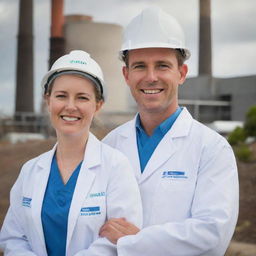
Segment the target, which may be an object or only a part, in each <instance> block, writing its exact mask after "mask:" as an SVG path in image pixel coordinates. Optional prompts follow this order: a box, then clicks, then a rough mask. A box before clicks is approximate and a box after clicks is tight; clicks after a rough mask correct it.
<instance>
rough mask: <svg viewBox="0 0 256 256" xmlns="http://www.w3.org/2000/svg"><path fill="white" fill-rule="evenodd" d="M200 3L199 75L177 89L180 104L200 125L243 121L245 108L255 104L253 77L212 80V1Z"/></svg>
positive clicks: (207, 0) (254, 78)
mask: <svg viewBox="0 0 256 256" xmlns="http://www.w3.org/2000/svg"><path fill="white" fill-rule="evenodd" d="M199 1H200V2H199V3H200V17H199V19H200V33H199V34H200V40H199V75H198V77H195V78H190V79H187V81H186V82H185V83H184V84H183V85H182V86H180V89H179V98H180V104H181V105H184V106H186V107H187V108H188V109H189V110H190V112H191V113H192V115H193V116H194V118H196V119H198V120H200V121H202V122H206V123H209V122H212V121H214V120H236V121H244V119H245V114H246V112H247V111H248V109H249V108H250V107H251V106H252V105H255V104H256V75H255V76H248V77H234V78H226V79H222V78H214V77H212V67H211V65H212V64H211V63H212V54H211V52H212V50H211V49H212V47H211V11H210V10H211V1H210V0H199ZM192 54H193V53H192ZM241 54H242V52H241Z"/></svg>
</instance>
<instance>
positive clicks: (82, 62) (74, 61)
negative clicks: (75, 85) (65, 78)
mask: <svg viewBox="0 0 256 256" xmlns="http://www.w3.org/2000/svg"><path fill="white" fill-rule="evenodd" d="M69 63H71V64H73V63H76V64H82V65H86V64H87V63H86V62H85V61H82V60H71V61H69Z"/></svg>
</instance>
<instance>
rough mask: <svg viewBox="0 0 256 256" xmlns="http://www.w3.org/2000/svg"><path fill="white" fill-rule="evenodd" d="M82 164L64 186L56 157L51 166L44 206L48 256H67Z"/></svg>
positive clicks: (44, 228) (43, 221) (43, 214)
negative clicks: (72, 204) (69, 218)
mask: <svg viewBox="0 0 256 256" xmlns="http://www.w3.org/2000/svg"><path fill="white" fill-rule="evenodd" d="M81 164H82V162H81V163H80V164H79V165H78V166H77V167H76V169H75V170H74V172H73V173H72V175H71V177H70V178H69V180H68V182H67V183H66V184H63V181H62V178H61V175H60V172H59V168H58V164H57V160H56V156H55V155H54V157H53V159H52V164H51V171H50V176H49V179H48V184H47V188H46V191H45V195H44V201H43V205H42V212H41V218H42V225H43V231H44V238H45V244H46V249H47V255H48V256H62V255H63V256H64V255H66V238H67V224H68V213H69V208H70V204H71V201H72V197H73V193H74V190H75V186H76V181H77V177H78V174H79V172H80V168H81Z"/></svg>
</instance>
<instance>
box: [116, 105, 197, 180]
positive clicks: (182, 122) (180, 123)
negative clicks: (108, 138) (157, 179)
mask: <svg viewBox="0 0 256 256" xmlns="http://www.w3.org/2000/svg"><path fill="white" fill-rule="evenodd" d="M136 118H137V115H136V116H135V117H134V119H133V120H131V121H130V122H128V123H127V124H126V126H125V129H122V130H121V131H120V135H121V136H122V137H123V138H124V140H123V145H124V149H125V152H126V155H127V157H128V159H133V163H132V165H133V167H134V168H135V176H136V178H137V180H138V183H139V184H140V183H142V182H143V181H145V180H146V179H147V178H148V177H149V176H150V175H152V173H154V171H155V170H156V169H157V168H159V167H160V166H161V165H163V164H164V163H165V162H166V161H167V160H168V159H169V158H170V157H171V156H172V155H173V154H175V152H176V150H177V147H176V144H175V140H174V138H179V137H184V136H188V134H189V131H190V128H191V125H192V121H193V118H192V116H191V115H190V113H189V112H188V110H187V109H186V108H183V110H182V111H181V113H180V114H179V116H178V118H177V119H176V121H175V122H174V124H173V126H172V128H171V129H170V130H169V131H168V132H167V133H166V135H165V136H164V138H163V139H162V140H161V141H160V143H159V144H158V146H157V148H156V150H155V151H154V153H153V154H152V156H151V158H150V159H149V161H148V163H147V165H146V167H145V169H144V172H143V173H142V174H141V172H140V163H139V155H138V149H137V142H136ZM134 149H136V150H134Z"/></svg>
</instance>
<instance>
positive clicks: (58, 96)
mask: <svg viewBox="0 0 256 256" xmlns="http://www.w3.org/2000/svg"><path fill="white" fill-rule="evenodd" d="M65 97H66V95H64V94H57V95H56V98H65Z"/></svg>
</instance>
